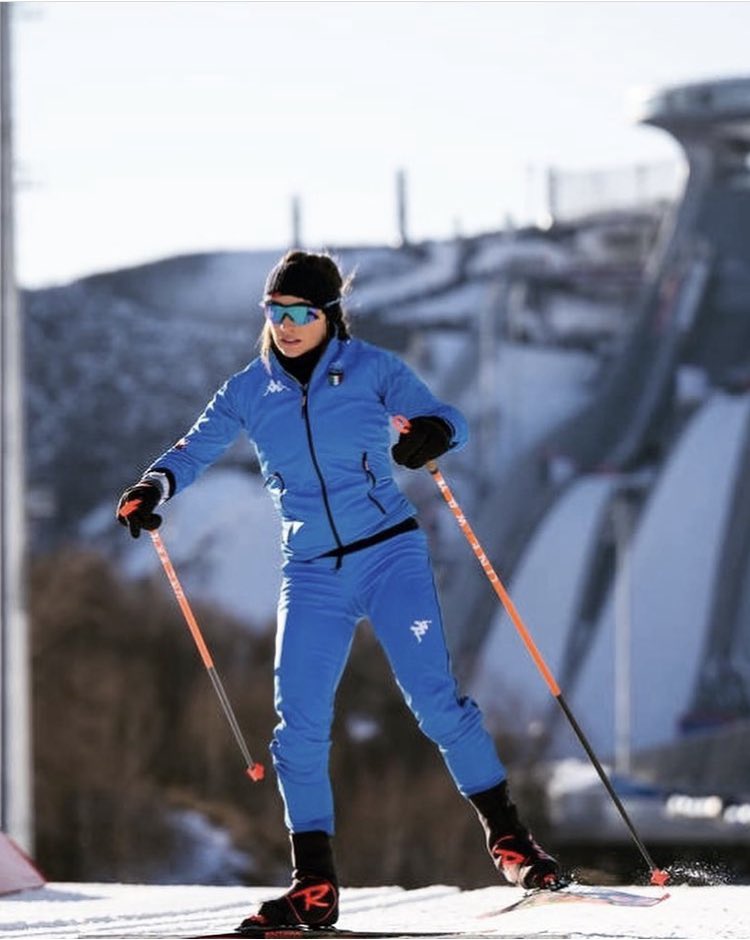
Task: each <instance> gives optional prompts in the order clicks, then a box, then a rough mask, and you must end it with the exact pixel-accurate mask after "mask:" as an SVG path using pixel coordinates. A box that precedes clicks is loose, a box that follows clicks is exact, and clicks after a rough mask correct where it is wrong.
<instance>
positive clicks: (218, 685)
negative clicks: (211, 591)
mask: <svg viewBox="0 0 750 940" xmlns="http://www.w3.org/2000/svg"><path fill="white" fill-rule="evenodd" d="M139 504H140V500H137V499H134V500H130V501H129V502H127V503H125V505H124V506H123V507H122V509H121V510H120V515H121V516H124V517H126V518H127V516H129V515H130V513H131V512H133V511H134V510H135V508H136V507H137V506H138V505H139ZM148 534H149V535H150V536H151V541H152V542H153V545H154V548H155V550H156V554H157V555H158V556H159V561H160V562H161V564H162V567H163V568H164V571H165V572H166V575H167V580H168V581H169V584H170V586H171V588H172V591H173V592H174V596H175V597H176V598H177V603H178V604H179V605H180V610H181V611H182V613H183V616H184V617H185V622H186V623H187V626H188V629H189V630H190V634H191V636H192V637H193V640H194V641H195V645H196V646H197V648H198V652H199V654H200V657H201V660H202V661H203V665H204V666H205V667H206V672H207V673H208V676H209V678H210V680H211V684H212V685H213V687H214V691H215V692H216V695H217V697H218V699H219V703H220V704H221V707H222V709H223V711H224V715H225V716H226V719H227V721H228V722H229V727H230V728H231V729H232V734H233V735H234V739H235V741H236V742H237V744H238V746H239V749H240V751H241V752H242V756H243V757H244V759H245V764H246V767H245V773H246V775H247V776H248V777H249V778H250V779H251V780H253V781H258V780H262V779H263V777H264V776H265V768H264V766H263V764H259V763H258V762H257V761H254V760H253V758H252V757H251V756H250V751H249V750H248V747H247V744H246V743H245V739H244V737H243V735H242V731H241V730H240V726H239V722H238V721H237V718H236V716H235V714H234V711H233V709H232V706H231V704H230V703H229V699H228V698H227V693H226V691H225V690H224V685H223V684H222V681H221V679H220V678H219V673H218V672H217V671H216V666H215V665H214V661H213V658H212V656H211V653H210V652H209V650H208V647H207V646H206V642H205V640H204V639H203V634H202V633H201V629H200V627H199V626H198V621H197V620H196V619H195V614H194V613H193V610H192V608H191V606H190V604H189V602H188V599H187V597H186V596H185V592H184V591H183V589H182V585H181V584H180V579H179V578H178V577H177V572H176V571H175V570H174V566H173V564H172V561H171V559H170V557H169V553H168V552H167V548H166V546H165V544H164V541H163V539H162V537H161V536H160V535H159V533H158V532H157V531H156V529H152V530H151V531H150V532H149V533H148Z"/></svg>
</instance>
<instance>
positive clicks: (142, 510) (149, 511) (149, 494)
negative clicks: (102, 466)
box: [115, 480, 162, 539]
mask: <svg viewBox="0 0 750 940" xmlns="http://www.w3.org/2000/svg"><path fill="white" fill-rule="evenodd" d="M161 496H162V494H161V490H160V489H159V487H158V486H157V485H156V483H150V482H149V481H148V480H141V481H140V483H136V484H135V486H129V487H128V488H127V489H126V490H125V492H124V493H123V494H122V496H121V497H120V501H119V502H118V504H117V512H116V513H115V515H116V517H117V521H118V522H119V523H120V525H124V526H127V527H128V529H130V534H131V535H132V536H133V538H134V539H137V538H138V537H139V535H140V534H141V529H145V530H146V531H147V532H151V531H152V530H153V529H158V528H159V526H160V525H161V516H159V515H157V514H156V513H155V512H154V509H156V507H157V506H158V505H159V503H160V502H161Z"/></svg>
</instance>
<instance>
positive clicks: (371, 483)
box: [362, 451, 386, 515]
mask: <svg viewBox="0 0 750 940" xmlns="http://www.w3.org/2000/svg"><path fill="white" fill-rule="evenodd" d="M362 470H363V471H364V474H365V479H366V480H367V498H368V499H369V500H370V502H372V503H374V504H375V505H376V506H377V507H378V509H379V510H380V511H381V512H382V513H383V515H385V514H386V511H385V507H384V506H383V504H382V503H381V502H380V500H379V499H378V498H377V497H376V496H375V494H374V493H373V490H374V489H375V486H376V484H377V482H378V481H377V479H376V477H375V474H374V473H373V472H372V468H371V467H370V464H369V463H368V462H367V451H365V452H364V453H363V454H362Z"/></svg>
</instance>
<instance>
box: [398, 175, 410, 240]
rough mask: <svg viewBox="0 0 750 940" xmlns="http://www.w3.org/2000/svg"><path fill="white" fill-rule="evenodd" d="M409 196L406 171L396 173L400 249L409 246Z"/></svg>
mask: <svg viewBox="0 0 750 940" xmlns="http://www.w3.org/2000/svg"><path fill="white" fill-rule="evenodd" d="M406 203H407V196H406V172H405V171H404V170H397V171H396V215H397V223H398V243H399V246H400V247H402V248H403V247H404V246H405V245H408V244H409V233H408V231H407V222H406V214H407V205H406Z"/></svg>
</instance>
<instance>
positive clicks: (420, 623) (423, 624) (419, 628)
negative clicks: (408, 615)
mask: <svg viewBox="0 0 750 940" xmlns="http://www.w3.org/2000/svg"><path fill="white" fill-rule="evenodd" d="M431 623H432V621H431V620H415V621H414V623H413V624H412V625H411V626H410V627H409V629H410V630H411V632H412V633H413V634H414V636H415V637H416V638H417V642H418V643H421V642H422V640H423V639H424V635H425V633H427V631H428V630H429V629H430V624H431Z"/></svg>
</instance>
